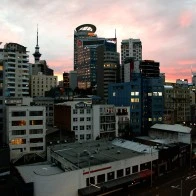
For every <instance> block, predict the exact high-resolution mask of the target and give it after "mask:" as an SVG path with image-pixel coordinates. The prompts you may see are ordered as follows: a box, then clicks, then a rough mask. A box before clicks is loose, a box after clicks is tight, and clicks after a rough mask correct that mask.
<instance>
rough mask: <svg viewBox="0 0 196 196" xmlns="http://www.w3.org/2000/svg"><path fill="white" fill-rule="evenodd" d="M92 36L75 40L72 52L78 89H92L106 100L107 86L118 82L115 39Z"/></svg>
mask: <svg viewBox="0 0 196 196" xmlns="http://www.w3.org/2000/svg"><path fill="white" fill-rule="evenodd" d="M95 29H96V28H95ZM95 29H94V30H95ZM92 35H93V36H91V37H90V36H86V37H80V39H77V44H76V47H75V50H74V52H76V53H77V54H76V55H77V66H75V70H76V71H77V74H78V88H80V89H89V88H90V89H93V91H94V92H96V93H97V95H98V96H100V97H102V98H105V99H107V89H108V84H109V83H113V82H118V81H119V78H120V76H119V53H117V46H116V45H117V39H116V38H100V37H97V36H94V32H93V34H92Z"/></svg>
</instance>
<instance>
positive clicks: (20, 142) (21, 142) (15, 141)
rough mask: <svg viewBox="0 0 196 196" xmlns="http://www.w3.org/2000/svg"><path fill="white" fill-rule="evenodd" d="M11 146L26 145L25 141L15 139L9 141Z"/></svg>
mask: <svg viewBox="0 0 196 196" xmlns="http://www.w3.org/2000/svg"><path fill="white" fill-rule="evenodd" d="M11 144H12V145H20V144H26V139H21V138H16V139H13V140H11Z"/></svg>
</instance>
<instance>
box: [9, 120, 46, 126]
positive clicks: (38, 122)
mask: <svg viewBox="0 0 196 196" xmlns="http://www.w3.org/2000/svg"><path fill="white" fill-rule="evenodd" d="M29 125H43V120H30V121H29ZM12 126H26V121H25V120H16V121H12Z"/></svg>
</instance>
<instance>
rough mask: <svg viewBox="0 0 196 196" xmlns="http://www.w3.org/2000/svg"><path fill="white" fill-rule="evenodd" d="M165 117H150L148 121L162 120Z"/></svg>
mask: <svg viewBox="0 0 196 196" xmlns="http://www.w3.org/2000/svg"><path fill="white" fill-rule="evenodd" d="M162 120H163V118H162V117H158V118H148V121H155V122H156V121H162Z"/></svg>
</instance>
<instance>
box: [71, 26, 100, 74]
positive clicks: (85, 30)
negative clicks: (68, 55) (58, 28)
mask: <svg viewBox="0 0 196 196" xmlns="http://www.w3.org/2000/svg"><path fill="white" fill-rule="evenodd" d="M95 32H96V27H95V26H94V25H92V24H83V25H80V26H78V27H77V28H76V29H75V30H74V70H76V69H77V66H78V52H77V48H78V43H80V39H83V38H87V37H97V35H96V34H95Z"/></svg>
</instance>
